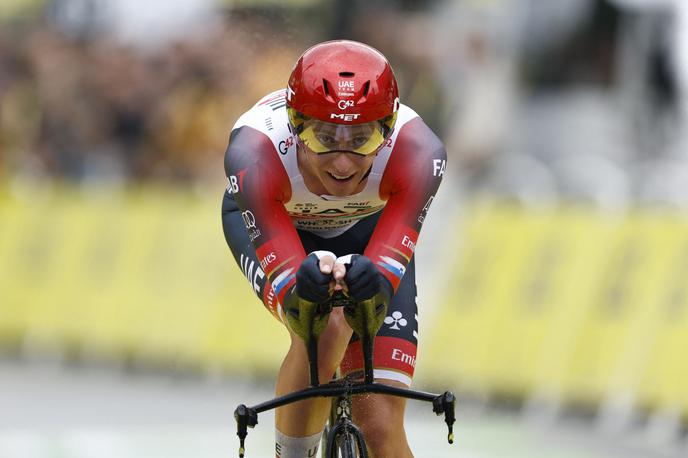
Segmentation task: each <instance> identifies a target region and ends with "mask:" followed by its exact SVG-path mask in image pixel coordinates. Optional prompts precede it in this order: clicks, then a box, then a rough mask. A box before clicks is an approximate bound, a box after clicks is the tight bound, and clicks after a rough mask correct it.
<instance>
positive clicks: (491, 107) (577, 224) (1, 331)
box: [0, 0, 688, 457]
mask: <svg viewBox="0 0 688 458" xmlns="http://www.w3.org/2000/svg"><path fill="white" fill-rule="evenodd" d="M343 37H344V38H350V39H355V40H359V41H363V42H366V43H369V44H371V45H373V46H374V47H376V48H378V49H379V50H381V51H382V52H383V53H384V54H385V55H386V56H387V57H388V58H389V60H390V62H391V63H392V66H393V68H394V70H395V73H396V75H397V78H398V80H399V85H400V92H401V100H402V102H403V103H405V104H407V105H409V106H411V107H412V108H413V109H414V110H416V111H417V112H418V113H419V114H420V115H421V116H422V117H423V119H424V120H425V121H426V122H427V123H428V124H429V125H430V126H431V127H432V128H433V129H434V130H435V131H436V132H437V133H438V135H439V136H440V137H441V138H442V139H444V141H445V143H446V146H447V153H448V158H449V163H448V168H447V175H446V176H445V181H444V184H443V187H442V188H441V191H440V194H438V198H437V199H436V200H435V202H434V203H433V208H434V210H433V211H432V212H431V215H430V217H429V218H428V221H427V223H426V224H425V227H424V232H423V234H422V236H421V240H422V243H421V244H420V246H421V248H420V249H419V252H418V254H417V256H426V258H425V259H423V260H419V264H420V263H425V265H426V266H427V265H432V266H433V267H436V266H439V267H438V268H432V269H427V268H426V269H425V270H422V269H419V291H420V293H419V297H420V302H421V303H422V314H421V317H420V319H421V325H422V327H423V326H425V327H424V328H423V329H426V330H427V331H428V332H426V333H425V334H424V337H423V343H422V346H421V349H422V355H423V356H422V358H420V357H419V359H418V364H419V366H418V371H417V373H418V376H417V379H418V381H419V383H420V384H421V385H423V386H430V387H438V388H441V389H444V388H446V386H448V385H449V386H454V387H456V388H455V389H456V391H457V392H459V393H460V394H461V395H464V396H469V397H470V396H472V397H474V399H479V400H488V402H489V400H490V399H497V400H498V401H499V402H503V401H505V400H506V403H507V404H510V405H517V406H519V407H523V409H522V410H523V411H524V412H525V413H526V414H527V415H530V414H533V415H534V416H535V417H537V418H540V419H541V418H552V417H556V414H557V413H559V412H561V411H562V410H563V409H564V408H566V407H572V406H573V411H574V412H576V413H581V412H584V413H585V415H586V418H587V419H588V420H590V419H593V418H594V419H596V421H597V423H598V424H599V425H601V427H602V429H605V430H607V431H612V432H618V431H633V434H631V436H632V437H633V438H635V437H636V434H635V432H637V431H638V427H639V426H640V427H642V428H644V431H647V432H648V433H647V434H646V435H645V436H643V437H649V438H650V439H652V441H654V442H652V441H651V442H652V444H654V445H657V444H659V445H660V446H664V445H666V444H672V447H674V448H673V449H672V450H675V449H677V448H680V449H681V450H682V452H681V453H683V452H685V450H686V447H687V445H686V443H688V442H687V439H686V437H687V435H686V431H687V430H688V428H686V424H687V423H686V418H688V390H687V389H686V387H688V362H686V360H685V354H686V352H687V351H688V337H687V336H688V283H686V281H685V279H686V278H687V275H688V213H687V211H688V186H687V185H686V183H688V129H687V127H688V2H686V1H684V0H568V1H551V0H427V1H412V0H348V1H345V0H291V1H272V0H254V1H250V0H234V1H232V0H175V1H165V0H149V1H146V2H138V1H136V0H1V1H0V354H3V355H10V356H12V357H15V356H19V357H20V358H19V359H21V358H22V357H28V358H34V357H38V358H44V357H46V355H47V356H48V357H52V356H54V357H56V358H57V359H58V360H61V361H71V362H74V361H90V362H96V363H101V362H103V361H109V362H113V361H114V362H116V364H122V365H123V366H124V367H128V368H132V367H145V368H149V369H150V368H153V369H155V368H161V367H162V368H164V369H165V370H168V371H181V372H184V373H213V374H217V373H220V374H229V375H231V376H235V375H237V374H239V375H240V374H246V373H249V374H250V375H251V376H258V377H263V378H264V379H268V380H270V379H271V378H272V377H274V371H275V368H276V367H277V365H278V364H279V361H280V358H281V356H282V355H281V351H275V347H276V346H278V345H277V343H279V342H280V339H284V337H285V336H284V335H283V333H282V332H281V331H280V330H279V326H278V325H277V323H276V322H274V321H271V320H270V319H269V316H268V314H266V313H265V312H264V311H263V310H261V308H260V306H259V304H257V301H256V300H255V298H253V297H252V291H251V288H250V284H249V283H248V282H246V280H245V278H243V276H242V275H241V274H242V272H240V269H238V268H237V267H236V266H235V264H234V262H233V260H232V259H231V256H230V253H229V251H228V250H227V249H226V247H225V246H224V240H223V239H222V231H221V229H220V220H219V201H220V194H221V193H222V192H223V190H224V188H225V185H226V177H225V176H224V170H223V165H222V164H223V155H224V151H225V148H226V146H227V141H228V137H229V132H230V130H231V127H232V125H233V124H234V122H235V121H236V119H237V118H238V117H239V115H240V114H241V113H243V112H244V111H246V110H247V109H248V108H250V107H251V106H252V105H253V104H254V103H255V102H256V101H257V100H258V99H260V98H261V97H262V96H263V95H265V94H267V93H268V92H271V91H273V90H276V89H279V88H282V87H284V86H285V85H286V81H287V79H288V76H289V74H290V72H291V69H292V66H293V64H294V62H295V61H296V59H297V58H298V56H299V55H300V54H301V53H302V52H303V51H304V50H305V49H306V48H307V47H309V46H310V45H312V44H315V43H317V42H320V41H323V40H327V39H335V38H343ZM96 191H101V192H96ZM423 250H424V252H423ZM427 253H430V254H429V255H428V254H427ZM257 269H258V266H255V270H254V266H252V265H251V266H243V270H244V271H243V274H244V275H245V276H247V277H249V279H251V277H252V276H253V275H254V274H255V273H256V272H257ZM437 272H445V274H444V275H439V274H438V273H437ZM236 323H260V325H256V326H249V325H246V326H236ZM421 334H422V332H421ZM282 341H283V340H282ZM263 342H270V343H271V344H272V345H261V343H263ZM448 349H449V350H448ZM56 355H57V356H56ZM633 428H635V429H633ZM659 448H661V447H659ZM659 448H657V447H655V448H651V449H649V450H651V451H652V453H655V452H657V450H659ZM652 453H650V452H647V453H640V455H639V456H643V457H649V456H669V455H653V454H652ZM527 456H534V455H527ZM549 456H553V455H549ZM557 456H558V455H557ZM567 456H568V455H567ZM571 456H572V455H571ZM629 456H630V455H629ZM676 456H682V455H680V453H679V454H678V455H676Z"/></svg>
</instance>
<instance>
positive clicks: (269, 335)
mask: <svg viewBox="0 0 688 458" xmlns="http://www.w3.org/2000/svg"><path fill="white" fill-rule="evenodd" d="M216 194H218V195H215V194H213V195H210V196H205V197H199V196H193V195H190V194H188V193H183V192H180V191H174V190H172V189H145V190H129V191H126V192H118V193H115V194H113V195H109V194H107V193H102V192H101V193H95V194H93V195H92V194H90V193H88V192H83V191H82V192H77V191H75V190H72V189H61V190H59V191H58V192H54V193H47V194H44V195H36V196H24V197H22V198H18V197H10V196H9V195H2V196H0V342H3V343H4V345H5V346H21V347H22V348H25V349H26V348H28V349H35V350H37V351H43V352H51V351H59V352H66V353H69V352H76V353H78V354H79V355H81V356H87V357H94V358H111V359H118V360H120V359H132V360H141V361H148V362H155V363H159V364H175V365H189V366H192V367H201V368H205V367H212V368H217V369H219V370H229V371H240V370H248V371H256V370H258V371H274V368H275V366H276V365H277V364H278V362H279V361H280V360H281V357H282V353H283V352H284V351H286V350H285V349H286V344H287V342H288V336H287V335H286V332H285V331H283V330H282V329H280V327H281V326H280V325H279V324H278V323H277V322H276V321H275V320H274V319H273V318H272V317H271V316H270V314H268V313H266V312H265V311H264V310H263V307H262V305H261V304H260V302H259V301H258V299H257V298H255V297H254V295H253V293H252V290H251V288H250V286H249V284H248V282H247V281H246V279H245V278H244V277H243V276H242V274H241V272H240V270H239V268H238V267H237V266H236V264H235V262H234V260H233V259H232V257H231V253H230V252H229V250H228V249H227V247H226V244H225V241H224V238H223V235H222V228H221V223H220V202H219V198H220V196H221V193H216ZM244 365H245V367H244Z"/></svg>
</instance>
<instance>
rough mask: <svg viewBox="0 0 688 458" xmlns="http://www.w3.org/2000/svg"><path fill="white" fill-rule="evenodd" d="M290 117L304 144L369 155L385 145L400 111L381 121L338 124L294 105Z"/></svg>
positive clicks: (318, 150) (318, 149)
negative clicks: (312, 114) (301, 110)
mask: <svg viewBox="0 0 688 458" xmlns="http://www.w3.org/2000/svg"><path fill="white" fill-rule="evenodd" d="M287 110H288V112H289V121H290V123H291V125H292V126H293V127H294V129H295V131H296V132H295V133H296V134H297V135H298V137H299V139H300V140H301V141H302V142H303V144H304V145H305V146H306V147H308V149H310V150H311V151H313V152H314V153H318V154H325V153H332V152H336V151H343V152H350V153H356V154H361V155H366V156H367V155H369V154H373V153H375V152H377V150H379V149H380V147H382V146H383V145H384V144H385V142H386V141H387V138H389V135H390V134H391V132H392V129H393V127H394V123H395V121H396V113H394V114H392V115H390V116H388V117H386V118H384V119H382V120H379V121H372V122H367V123H362V124H351V125H346V124H335V123H331V122H325V121H321V120H319V119H314V118H310V117H308V116H304V115H303V114H302V113H299V112H297V111H296V110H294V109H292V108H288V109H287Z"/></svg>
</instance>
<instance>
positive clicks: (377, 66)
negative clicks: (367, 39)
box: [287, 40, 399, 154]
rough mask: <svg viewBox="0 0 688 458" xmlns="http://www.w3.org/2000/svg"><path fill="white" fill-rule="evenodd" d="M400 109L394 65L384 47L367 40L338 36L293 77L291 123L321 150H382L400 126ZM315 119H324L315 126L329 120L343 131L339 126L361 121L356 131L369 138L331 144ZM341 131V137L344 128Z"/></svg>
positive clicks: (302, 61)
mask: <svg viewBox="0 0 688 458" xmlns="http://www.w3.org/2000/svg"><path fill="white" fill-rule="evenodd" d="M398 109H399V90H398V88H397V81H396V79H395V77H394V72H393V71H392V67H391V66H390V65H389V62H388V61H387V59H386V58H385V56H383V55H382V54H381V53H380V52H379V51H377V50H376V49H374V48H371V47H370V46H368V45H365V44H363V43H358V42H355V41H348V40H335V41H327V42H324V43H320V44H317V45H315V46H313V47H311V48H309V49H308V50H306V52H304V53H303V55H302V56H301V57H300V58H299V60H298V61H297V62H296V66H295V67H294V70H293V71H292V73H291V76H290V78H289V86H288V87H287V110H288V113H289V122H290V124H291V126H292V129H293V130H294V133H295V134H297V135H298V136H299V138H301V140H303V141H304V143H306V146H308V147H309V148H310V149H312V150H313V151H315V152H318V153H323V152H331V151H337V150H342V149H343V150H345V151H351V152H355V153H358V154H370V153H372V152H374V151H377V149H378V148H379V147H380V146H381V145H382V144H383V143H384V140H386V139H387V138H388V137H389V135H390V134H391V132H392V130H393V129H394V123H395V121H396V114H397V110H398ZM310 120H317V121H320V124H319V125H318V126H314V127H315V130H318V129H319V128H320V131H322V128H323V124H329V130H330V131H332V130H333V129H335V130H337V127H336V125H347V126H351V125H357V126H360V127H359V128H358V129H357V133H356V134H354V135H359V136H360V135H361V132H364V133H366V135H368V140H367V141H363V139H362V138H359V139H358V140H355V141H354V140H351V141H350V142H348V143H347V144H346V146H345V147H343V148H342V147H341V146H340V147H337V146H333V145H332V144H330V145H328V144H327V142H322V141H319V140H318V139H319V138H321V137H320V136H319V134H318V132H314V131H313V129H310V128H309V126H308V121H310ZM366 124H368V126H367V127H366ZM333 125H335V126H333ZM308 130H310V132H306V131H308ZM338 132H339V137H337V138H340V137H341V134H342V132H341V129H338ZM348 135H349V136H351V133H349V134H348Z"/></svg>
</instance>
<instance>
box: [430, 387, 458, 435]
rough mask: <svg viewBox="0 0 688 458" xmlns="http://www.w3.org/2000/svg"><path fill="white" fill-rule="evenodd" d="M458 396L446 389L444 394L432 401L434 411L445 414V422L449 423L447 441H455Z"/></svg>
mask: <svg viewBox="0 0 688 458" xmlns="http://www.w3.org/2000/svg"><path fill="white" fill-rule="evenodd" d="M455 407H456V397H455V396H454V393H452V392H451V391H445V392H444V394H441V395H439V396H437V397H436V398H435V399H434V400H433V401H432V411H433V412H435V413H436V414H437V415H441V414H444V422H445V423H446V424H447V429H448V431H449V432H448V434H447V442H449V443H450V444H453V443H454V422H455V421H456V413H455Z"/></svg>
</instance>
